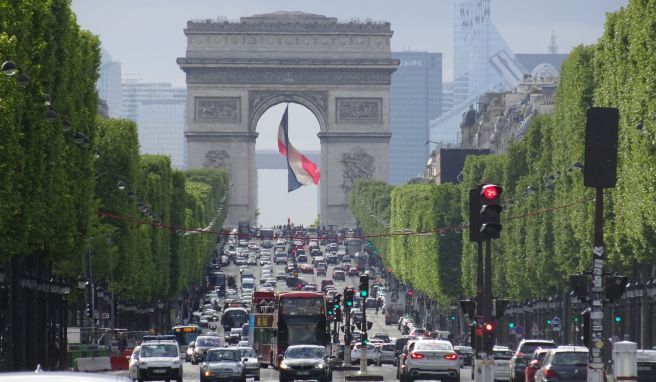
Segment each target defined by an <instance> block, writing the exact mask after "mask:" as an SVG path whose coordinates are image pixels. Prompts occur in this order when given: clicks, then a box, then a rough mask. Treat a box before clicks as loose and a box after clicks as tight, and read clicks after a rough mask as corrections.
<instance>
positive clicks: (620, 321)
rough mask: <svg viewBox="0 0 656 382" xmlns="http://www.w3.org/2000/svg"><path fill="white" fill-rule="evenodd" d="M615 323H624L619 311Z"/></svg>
mask: <svg viewBox="0 0 656 382" xmlns="http://www.w3.org/2000/svg"><path fill="white" fill-rule="evenodd" d="M615 323H616V324H617V325H619V324H621V323H622V316H620V315H619V314H618V313H615Z"/></svg>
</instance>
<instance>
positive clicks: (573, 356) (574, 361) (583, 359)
mask: <svg viewBox="0 0 656 382" xmlns="http://www.w3.org/2000/svg"><path fill="white" fill-rule="evenodd" d="M551 364H552V365H558V366H585V365H587V364H588V353H587V352H559V353H556V354H554V358H553V362H551Z"/></svg>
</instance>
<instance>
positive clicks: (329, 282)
mask: <svg viewBox="0 0 656 382" xmlns="http://www.w3.org/2000/svg"><path fill="white" fill-rule="evenodd" d="M329 285H332V286H334V285H335V282H334V281H333V280H330V279H325V280H321V291H322V292H324V293H325V292H326V289H327V287H328V286H329Z"/></svg>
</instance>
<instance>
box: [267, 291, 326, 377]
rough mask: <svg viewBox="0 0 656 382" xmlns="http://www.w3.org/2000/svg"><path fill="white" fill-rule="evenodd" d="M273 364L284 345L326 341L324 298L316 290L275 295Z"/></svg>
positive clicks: (322, 343) (279, 359) (278, 362)
mask: <svg viewBox="0 0 656 382" xmlns="http://www.w3.org/2000/svg"><path fill="white" fill-rule="evenodd" d="M277 316H278V322H277V335H276V337H274V338H275V341H276V346H275V348H274V351H275V352H276V354H275V357H273V359H274V361H275V367H278V365H279V364H280V361H281V360H282V357H283V355H284V354H285V351H286V350H287V347H288V346H291V345H321V346H327V345H328V344H329V343H330V340H331V338H330V324H329V323H328V319H327V310H326V297H325V296H324V294H323V293H320V292H282V293H279V294H278V304H277Z"/></svg>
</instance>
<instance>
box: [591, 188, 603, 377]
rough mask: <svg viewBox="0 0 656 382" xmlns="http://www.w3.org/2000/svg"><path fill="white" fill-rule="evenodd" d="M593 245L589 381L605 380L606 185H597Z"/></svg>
mask: <svg viewBox="0 0 656 382" xmlns="http://www.w3.org/2000/svg"><path fill="white" fill-rule="evenodd" d="M595 196H596V197H595V221H594V245H593V248H592V288H590V328H589V329H588V330H590V333H589V334H590V347H589V349H588V357H589V358H588V379H587V380H588V382H603V380H604V365H605V364H606V361H607V359H608V351H607V350H606V349H604V347H605V346H606V343H607V342H606V340H605V337H604V328H603V324H604V320H603V318H604V305H603V304H604V292H605V285H604V278H605V277H604V258H605V256H604V189H603V188H601V187H596V195H595Z"/></svg>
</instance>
